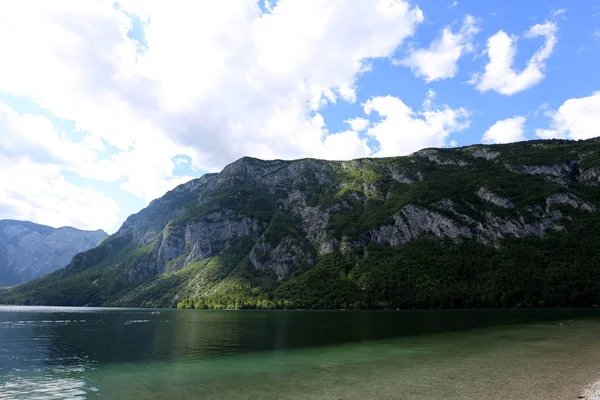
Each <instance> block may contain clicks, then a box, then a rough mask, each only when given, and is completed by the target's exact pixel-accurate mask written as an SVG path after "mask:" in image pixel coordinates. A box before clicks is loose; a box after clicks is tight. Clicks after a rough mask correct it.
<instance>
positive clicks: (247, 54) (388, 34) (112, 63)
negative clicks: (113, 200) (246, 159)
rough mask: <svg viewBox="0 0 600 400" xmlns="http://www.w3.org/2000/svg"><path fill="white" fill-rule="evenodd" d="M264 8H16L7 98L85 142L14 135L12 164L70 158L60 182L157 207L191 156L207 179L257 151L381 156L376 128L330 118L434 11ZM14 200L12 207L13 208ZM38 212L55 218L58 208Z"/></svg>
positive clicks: (339, 4)
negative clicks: (72, 176)
mask: <svg viewBox="0 0 600 400" xmlns="http://www.w3.org/2000/svg"><path fill="white" fill-rule="evenodd" d="M265 7H266V8H267V11H268V12H266V13H263V11H262V10H261V9H260V7H259V4H258V2H256V1H255V0H239V1H237V2H236V4H235V6H233V5H232V4H231V3H229V2H184V1H175V2H169V3H168V4H167V3H165V2H161V1H147V0H143V1H142V0H121V1H119V2H118V4H117V5H115V4H114V2H112V1H108V0H100V1H96V0H57V1H52V2H39V1H33V0H23V1H19V2H15V3H14V4H11V9H10V13H8V12H2V13H0V54H2V55H3V57H2V58H3V60H2V73H1V74H0V92H4V93H8V94H10V95H13V96H18V97H24V98H28V99H31V100H33V101H35V102H36V103H37V104H38V105H39V106H41V107H43V108H44V109H46V110H48V111H49V112H50V113H52V114H53V115H54V116H55V117H57V118H61V119H66V120H69V121H73V123H74V125H75V134H76V135H79V138H78V140H77V142H76V143H75V142H73V141H72V140H69V138H68V137H67V136H65V135H63V134H62V133H59V132H56V129H54V132H51V133H50V134H49V135H48V138H50V139H47V141H39V142H38V143H35V141H32V140H30V139H31V138H27V137H26V138H25V139H19V138H17V137H16V136H15V135H12V136H11V140H13V141H14V143H15V145H14V146H11V147H10V149H11V150H10V151H11V153H10V154H8V153H7V151H6V150H5V151H4V153H0V155H2V156H3V157H5V158H8V157H10V159H11V160H17V161H13V164H11V165H12V168H16V170H13V173H15V174H16V176H24V174H25V173H29V172H31V171H33V169H32V168H34V167H36V166H41V165H44V164H43V162H45V160H46V158H48V159H49V158H53V159H57V160H59V161H60V162H59V161H56V160H55V161H56V162H55V163H54V164H53V165H55V167H53V168H54V169H53V171H55V172H56V173H57V174H58V175H53V176H54V178H56V182H62V183H64V184H68V182H67V181H64V182H63V181H61V176H62V175H60V174H62V173H63V172H65V171H74V172H75V173H76V174H78V175H79V176H80V177H83V178H88V179H95V180H102V181H105V182H112V183H114V184H118V185H120V186H121V187H122V188H123V189H125V190H127V191H129V192H131V193H133V194H135V195H136V196H139V197H142V198H143V199H145V200H146V201H149V200H151V199H152V198H153V197H156V196H158V195H160V194H161V193H162V191H164V190H167V189H169V188H170V187H172V186H173V185H176V184H177V183H178V182H181V181H182V180H185V179H188V178H189V177H180V176H174V173H173V170H174V168H175V167H176V164H175V162H174V161H173V159H174V157H176V156H182V155H184V156H188V157H190V159H191V166H192V168H194V169H196V170H197V171H206V170H208V171H215V170H219V169H220V168H222V167H223V166H224V165H225V164H227V163H229V162H231V161H233V160H235V159H237V158H239V157H241V156H244V155H252V156H256V157H262V158H296V157H305V156H314V157H325V158H340V157H342V158H347V157H355V156H361V155H366V154H368V152H369V150H368V146H367V144H366V141H365V139H364V137H361V136H360V135H359V131H360V129H359V128H361V126H360V124H361V123H362V124H363V126H362V130H365V129H367V127H365V126H364V122H360V121H359V120H354V126H353V125H351V126H350V127H351V130H349V131H345V132H329V131H328V130H327V129H326V127H325V123H324V120H323V117H322V115H321V114H320V109H321V108H322V107H323V106H324V105H326V104H328V103H334V102H338V101H347V102H354V101H356V81H357V79H358V78H359V77H360V75H361V74H362V73H364V72H365V71H367V70H369V68H370V62H369V61H370V60H372V59H376V58H381V57H389V56H390V55H391V54H392V53H393V52H394V51H395V50H396V49H397V48H398V47H399V46H400V45H401V44H402V43H403V42H404V40H405V39H406V38H407V37H409V36H411V35H412V34H413V33H414V30H415V27H416V26H417V25H418V24H419V23H421V22H422V21H423V13H422V12H421V10H420V9H419V8H418V7H416V6H411V5H410V4H409V3H408V2H407V1H405V0H378V1H371V0H352V1H342V0H307V1H290V0H279V1H278V2H276V3H275V2H268V5H267V3H265ZM134 19H137V20H139V21H141V24H135V26H134V23H133V21H134ZM140 26H141V28H140ZM17 38H18V40H17ZM4 111H6V110H4ZM33 121H34V122H36V121H37V122H36V123H40V124H46V122H44V121H41V120H35V119H33ZM40 121H41V122H40ZM34 122H28V123H31V124H33V123H34ZM20 123H22V124H25V122H23V120H21V122H20ZM357 124H358V125H357ZM18 130H19V131H20V132H25V131H29V132H32V130H30V129H29V128H26V127H21V128H19V129H18ZM42 130H45V131H48V132H50V131H52V128H51V127H48V126H46V127H39V129H37V131H42ZM342 142H343V143H342ZM74 145H76V146H77V151H71V150H70V149H73V147H72V146H74ZM36 146H37V147H36ZM25 154H29V155H30V156H31V157H30V158H32V159H30V160H29V161H27V162H30V163H33V166H28V164H25V161H23V160H22V158H23V157H22V156H23V155H25ZM33 158H35V160H34V159H33ZM19 168H22V170H19ZM19 171H21V172H19ZM36 171H37V170H36ZM65 182H66V183H65ZM71 189H73V188H71ZM82 190H83V189H82ZM11 193H12V192H6V191H5V192H4V197H3V199H2V204H11V209H14V208H15V207H16V206H15V205H14V204H13V203H14V202H15V201H16V200H15V199H16V197H14V198H12V197H10V196H11ZM46 193H47V194H48V196H50V195H52V193H53V192H51V191H46ZM89 193H95V194H98V193H97V192H94V191H93V190H89ZM13 195H14V196H17V195H16V194H13ZM32 201H33V200H32ZM19 204H21V203H19ZM36 204H37V205H36V207H40V210H42V211H40V213H43V210H44V207H45V206H44V204H50V202H45V201H40V202H38V203H36ZM93 204H95V205H97V206H98V207H100V205H99V204H97V203H93ZM107 204H109V203H107ZM19 207H20V209H21V210H25V208H24V207H25V206H22V205H21V206H19ZM73 208H74V209H75V208H77V207H75V206H74V207H73ZM46 209H47V213H48V215H57V214H56V213H55V212H54V211H52V210H51V209H50V207H49V206H48V207H46ZM105 210H112V211H113V212H114V210H115V208H114V207H112V206H107V207H105ZM26 214H27V213H26V212H25V211H22V212H20V213H19V214H18V215H26ZM100 214H101V213H97V215H100ZM15 215H16V214H15ZM104 217H105V216H104ZM53 218H54V217H53ZM64 218H66V216H65V217H64ZM90 218H91V217H90ZM42 219H43V218H42V217H40V216H38V219H37V220H38V221H41V220H42ZM105 219H106V220H110V218H105ZM44 220H45V219H44ZM88 222H89V219H87V218H82V219H81V220H80V221H79V223H78V224H76V225H77V226H84V225H85V226H87V224H88Z"/></svg>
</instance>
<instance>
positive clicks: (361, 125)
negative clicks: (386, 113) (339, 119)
mask: <svg viewBox="0 0 600 400" xmlns="http://www.w3.org/2000/svg"><path fill="white" fill-rule="evenodd" d="M344 122H345V123H347V124H348V125H350V128H352V130H353V131H355V132H362V131H364V130H365V129H367V128H368V127H369V120H368V119H366V118H361V117H356V118H352V119H348V120H346V121H344Z"/></svg>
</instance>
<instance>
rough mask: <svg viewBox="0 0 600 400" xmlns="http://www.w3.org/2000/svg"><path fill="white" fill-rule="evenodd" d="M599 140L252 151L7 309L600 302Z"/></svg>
mask: <svg viewBox="0 0 600 400" xmlns="http://www.w3.org/2000/svg"><path fill="white" fill-rule="evenodd" d="M599 244H600V141H599V140H598V139H592V140H586V141H568V140H537V141H529V142H521V143H513V144H504V145H490V146H486V145H473V146H468V147H462V148H454V149H425V150H421V151H418V152H416V153H414V154H412V155H410V156H407V157H391V158H374V159H368V158H366V159H359V160H353V161H324V160H315V159H302V160H295V161H282V160H273V161H262V160H258V159H254V158H248V157H245V158H242V159H240V160H238V161H236V162H234V163H232V164H230V165H228V166H226V167H225V168H224V169H223V171H221V172H220V173H218V174H207V175H204V176H202V177H201V178H199V179H195V180H192V181H190V182H188V183H186V184H183V185H180V186H178V187H177V188H175V189H173V190H172V191H170V192H168V193H166V194H165V195H164V196H163V197H161V198H159V199H156V200H154V201H152V202H151V203H150V204H149V205H148V207H146V208H145V209H143V210H142V211H140V212H139V213H137V214H134V215H132V216H130V217H129V218H128V219H127V220H126V221H125V223H124V224H123V226H122V227H121V228H120V229H119V231H118V232H116V233H115V234H114V235H111V236H110V237H109V238H108V239H106V240H105V241H103V242H102V244H100V245H99V246H98V247H96V248H93V249H91V250H88V251H86V252H83V253H80V254H78V255H76V256H75V257H73V260H72V261H71V262H70V263H69V265H68V266H67V267H66V268H64V269H61V270H58V271H56V272H55V273H53V274H50V275H47V276H45V277H43V278H41V279H38V280H35V281H32V282H28V283H25V284H23V285H20V286H19V287H16V288H14V289H11V290H8V291H4V292H0V303H1V302H5V303H21V304H22V303H27V304H47V305H112V306H167V307H174V306H177V305H179V306H180V307H196V308H205V307H209V308H213V307H216V308H220V307H228V308H254V307H259V308H265V307H294V308H308V307H313V308H350V307H353V308H413V307H421V308H422V307H431V308H437V307H511V306H514V307H540V306H592V305H594V304H600V246H599Z"/></svg>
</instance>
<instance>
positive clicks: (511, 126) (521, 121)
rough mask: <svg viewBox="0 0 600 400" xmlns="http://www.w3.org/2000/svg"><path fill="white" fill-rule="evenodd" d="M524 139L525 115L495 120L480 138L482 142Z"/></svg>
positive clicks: (508, 141) (507, 141)
mask: <svg viewBox="0 0 600 400" xmlns="http://www.w3.org/2000/svg"><path fill="white" fill-rule="evenodd" d="M525 139H526V138H525V117H513V118H507V119H503V120H501V121H497V122H496V123H495V124H494V125H492V126H491V127H490V128H489V129H488V130H487V131H486V132H485V134H484V135H483V137H482V138H481V140H482V141H483V143H511V142H519V141H523V140H525Z"/></svg>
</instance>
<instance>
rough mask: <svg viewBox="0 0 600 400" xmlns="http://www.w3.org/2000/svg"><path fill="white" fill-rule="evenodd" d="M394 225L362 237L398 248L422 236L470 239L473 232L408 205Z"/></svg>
mask: <svg viewBox="0 0 600 400" xmlns="http://www.w3.org/2000/svg"><path fill="white" fill-rule="evenodd" d="M393 219H394V224H393V225H385V226H382V227H380V228H378V229H373V230H370V231H368V232H365V233H364V234H362V235H361V239H363V240H364V241H367V242H368V241H371V240H372V241H375V242H377V243H379V244H386V245H390V246H398V245H400V244H402V243H406V242H408V241H409V240H411V239H414V238H416V237H419V236H422V235H431V236H434V237H438V238H442V237H447V238H450V239H454V240H456V239H459V238H470V237H472V234H471V231H470V230H469V228H467V227H465V226H460V225H457V224H456V223H455V222H454V221H452V220H451V219H449V218H447V217H444V216H443V215H441V214H439V213H436V212H433V211H430V210H427V209H425V208H422V207H418V206H414V205H407V206H405V207H404V208H402V210H401V211H400V212H399V213H396V214H394V216H393Z"/></svg>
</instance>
